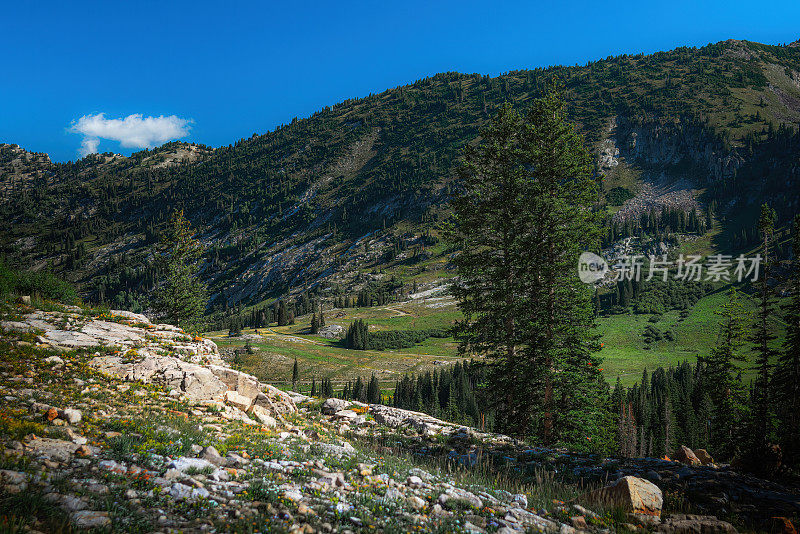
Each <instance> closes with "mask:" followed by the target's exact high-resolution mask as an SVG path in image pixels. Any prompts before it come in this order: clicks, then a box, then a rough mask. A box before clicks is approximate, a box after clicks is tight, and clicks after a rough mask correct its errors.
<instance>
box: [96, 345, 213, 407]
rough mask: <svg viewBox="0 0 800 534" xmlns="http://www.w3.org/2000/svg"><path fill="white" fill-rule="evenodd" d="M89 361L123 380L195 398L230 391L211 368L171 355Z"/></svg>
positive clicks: (208, 397) (206, 397)
mask: <svg viewBox="0 0 800 534" xmlns="http://www.w3.org/2000/svg"><path fill="white" fill-rule="evenodd" d="M89 363H90V364H91V365H92V366H93V367H95V368H97V369H99V370H100V371H102V372H105V373H107V374H110V375H112V376H116V377H118V378H121V379H123V380H129V381H137V380H141V381H142V382H144V383H148V384H156V385H161V386H165V387H167V388H174V389H177V390H179V391H181V392H182V393H183V394H184V395H186V396H187V397H189V398H190V399H192V400H207V399H217V398H220V397H221V396H222V395H223V393H224V392H225V391H227V390H228V387H227V386H226V385H225V383H224V382H222V380H220V379H218V378H217V377H216V376H215V375H214V373H212V372H211V370H210V369H208V368H206V367H203V366H202V365H198V364H194V363H190V362H186V361H183V360H181V359H179V358H175V357H172V356H154V355H148V356H146V357H145V358H144V359H142V360H141V361H138V362H127V361H125V360H123V358H121V357H119V356H99V357H96V358H93V359H92V360H91V361H90V362H89Z"/></svg>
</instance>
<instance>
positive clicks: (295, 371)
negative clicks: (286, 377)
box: [292, 358, 300, 388]
mask: <svg viewBox="0 0 800 534" xmlns="http://www.w3.org/2000/svg"><path fill="white" fill-rule="evenodd" d="M298 378H300V369H299V368H298V367H297V358H295V359H294V365H293V366H292V388H294V387H296V386H297V379H298Z"/></svg>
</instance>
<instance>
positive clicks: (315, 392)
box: [311, 378, 317, 397]
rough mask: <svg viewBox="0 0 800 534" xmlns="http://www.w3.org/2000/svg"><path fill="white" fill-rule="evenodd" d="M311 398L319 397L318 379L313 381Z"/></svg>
mask: <svg viewBox="0 0 800 534" xmlns="http://www.w3.org/2000/svg"><path fill="white" fill-rule="evenodd" d="M311 396H312V397H316V396H317V379H316V378H313V379H311Z"/></svg>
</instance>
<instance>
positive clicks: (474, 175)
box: [453, 91, 613, 450]
mask: <svg viewBox="0 0 800 534" xmlns="http://www.w3.org/2000/svg"><path fill="white" fill-rule="evenodd" d="M590 169H591V156H590V155H589V152H588V151H587V150H586V148H585V146H584V143H583V141H582V139H581V138H580V136H579V135H578V134H577V133H576V130H575V127H574V126H573V125H572V124H570V123H569V122H568V121H567V120H566V119H565V112H564V105H563V102H562V101H561V99H560V97H559V96H558V95H557V94H556V93H555V92H553V91H551V92H549V93H547V94H546V95H545V96H544V97H543V98H541V99H539V100H537V101H536V102H535V103H534V105H533V107H532V110H531V112H530V113H529V114H528V115H527V117H526V118H525V119H522V118H521V117H520V116H519V115H518V114H517V113H515V112H514V111H513V110H512V109H511V108H510V107H509V106H505V107H503V108H502V109H501V111H500V114H499V115H498V117H497V118H496V119H495V120H494V121H493V123H492V125H491V127H490V128H489V129H488V130H487V131H486V132H484V134H483V141H482V143H481V145H480V146H478V147H477V148H471V149H468V150H467V151H466V152H465V156H464V165H463V166H462V168H461V169H460V174H459V176H460V178H461V190H460V191H459V192H458V194H457V196H456V198H455V199H454V201H453V209H454V213H455V220H456V226H455V232H454V235H453V239H454V240H455V242H456V243H458V244H460V245H461V250H460V253H459V254H458V255H457V256H456V257H455V259H454V262H455V264H456V267H457V269H458V272H459V275H460V283H458V284H455V285H454V286H453V293H454V295H455V296H456V298H457V300H458V302H459V307H460V309H461V310H462V312H463V313H464V317H465V318H464V320H463V321H462V322H461V323H459V324H458V325H457V328H456V332H457V334H458V336H459V338H460V340H461V345H460V347H461V350H462V351H465V352H473V353H479V354H483V355H485V356H487V357H488V359H489V361H490V362H492V369H491V373H490V381H489V388H490V390H491V391H492V392H493V393H494V396H493V398H494V401H495V402H496V403H498V404H502V406H503V409H502V410H497V422H498V424H499V427H500V428H501V429H502V430H503V431H505V432H510V433H513V434H515V435H522V436H530V435H533V436H535V437H536V438H538V440H540V441H541V442H542V443H543V444H545V445H553V444H556V443H561V444H565V445H566V444H568V445H570V446H573V447H575V448H579V449H587V448H589V449H596V450H600V449H606V448H608V447H609V446H610V443H611V439H612V437H613V436H612V435H611V433H610V432H609V431H608V427H609V426H610V423H611V421H610V413H609V412H608V410H607V409H606V408H607V404H608V401H607V398H608V393H609V391H608V385H607V384H606V383H605V381H604V379H603V377H602V374H601V372H600V370H599V364H600V359H599V358H597V357H596V356H594V355H593V353H594V352H595V351H596V350H598V349H599V343H598V342H597V340H596V338H595V337H594V336H593V335H592V333H591V327H592V325H593V319H594V316H593V312H592V289H591V288H590V287H588V286H586V285H584V284H582V283H581V282H580V281H579V279H578V277H577V269H576V265H577V259H578V256H579V255H580V253H581V252H582V251H583V250H586V249H587V248H593V247H594V246H595V245H596V242H597V238H598V237H599V232H598V230H597V225H596V216H595V214H594V213H593V210H592V209H591V208H592V205H593V203H594V202H595V200H596V198H597V188H596V183H595V182H594V180H593V179H592V176H591V174H590Z"/></svg>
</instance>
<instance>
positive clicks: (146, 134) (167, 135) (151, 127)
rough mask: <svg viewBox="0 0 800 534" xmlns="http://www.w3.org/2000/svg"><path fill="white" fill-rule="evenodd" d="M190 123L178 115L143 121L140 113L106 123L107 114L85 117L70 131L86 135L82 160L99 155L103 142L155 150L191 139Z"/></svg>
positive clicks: (71, 127) (82, 149)
mask: <svg viewBox="0 0 800 534" xmlns="http://www.w3.org/2000/svg"><path fill="white" fill-rule="evenodd" d="M191 122H192V121H191V120H190V119H181V118H180V117H176V116H175V115H170V116H169V117H165V116H163V115H161V116H159V117H143V116H142V115H141V114H140V113H136V114H134V115H128V116H127V117H125V118H124V119H107V118H106V117H105V113H98V114H96V115H84V116H83V117H81V118H80V119H78V121H77V122H73V123H72V125H71V126H70V128H69V131H71V132H73V133H79V134H81V135H83V140H82V141H81V148H80V150H79V151H78V152H79V153H80V155H81V156H85V155H87V154H93V153H95V152H97V147H98V146H99V144H100V139H110V140H112V141H119V143H120V145H122V146H123V147H126V148H152V147H154V146H157V145H161V144H163V143H166V142H167V141H172V140H174V139H180V138H181V137H185V136H187V135H189V128H190V124H191Z"/></svg>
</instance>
